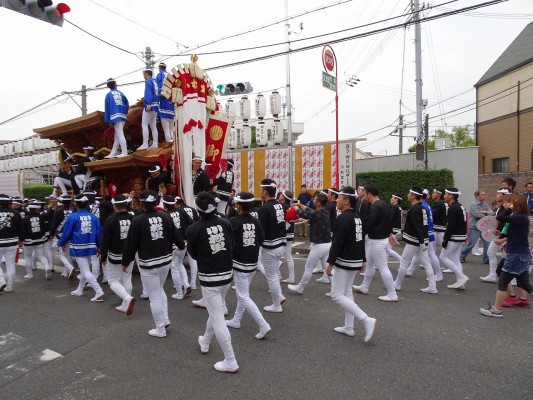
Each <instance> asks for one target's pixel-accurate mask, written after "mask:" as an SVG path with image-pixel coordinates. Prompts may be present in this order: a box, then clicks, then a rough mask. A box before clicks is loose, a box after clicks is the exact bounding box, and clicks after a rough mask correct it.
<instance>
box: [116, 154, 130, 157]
mask: <svg viewBox="0 0 533 400" xmlns="http://www.w3.org/2000/svg"><path fill="white" fill-rule="evenodd" d="M127 156H128V153H121V154H118V155H117V156H116V157H117V158H122V157H127Z"/></svg>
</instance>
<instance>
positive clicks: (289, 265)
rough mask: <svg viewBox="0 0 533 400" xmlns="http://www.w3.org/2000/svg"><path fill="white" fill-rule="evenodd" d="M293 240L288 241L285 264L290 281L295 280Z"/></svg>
mask: <svg viewBox="0 0 533 400" xmlns="http://www.w3.org/2000/svg"><path fill="white" fill-rule="evenodd" d="M292 242H293V241H292V240H287V244H286V245H285V264H287V271H288V272H289V279H294V259H293V258H292Z"/></svg>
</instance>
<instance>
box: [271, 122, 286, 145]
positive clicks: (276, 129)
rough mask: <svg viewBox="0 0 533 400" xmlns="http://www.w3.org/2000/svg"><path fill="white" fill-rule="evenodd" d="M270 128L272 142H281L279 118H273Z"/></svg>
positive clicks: (281, 128) (281, 131) (281, 126)
mask: <svg viewBox="0 0 533 400" xmlns="http://www.w3.org/2000/svg"><path fill="white" fill-rule="evenodd" d="M270 129H271V131H272V142H273V143H274V144H281V143H282V142H283V125H282V124H281V122H280V121H279V119H275V120H274V122H272V127H271V128H270Z"/></svg>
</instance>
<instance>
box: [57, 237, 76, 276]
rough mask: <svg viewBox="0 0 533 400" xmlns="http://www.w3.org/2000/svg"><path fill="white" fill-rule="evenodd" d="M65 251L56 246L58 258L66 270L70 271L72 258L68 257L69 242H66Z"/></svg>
mask: <svg viewBox="0 0 533 400" xmlns="http://www.w3.org/2000/svg"><path fill="white" fill-rule="evenodd" d="M65 246H66V249H67V250H66V251H63V249H62V248H61V247H58V248H57V252H58V253H59V259H60V260H61V262H62V263H63V266H64V267H65V269H66V271H67V272H70V270H71V269H72V268H74V267H73V266H72V259H71V258H70V250H69V249H70V242H68V243H67V244H66V245H65Z"/></svg>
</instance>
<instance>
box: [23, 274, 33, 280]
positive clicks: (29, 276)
mask: <svg viewBox="0 0 533 400" xmlns="http://www.w3.org/2000/svg"><path fill="white" fill-rule="evenodd" d="M24 279H33V275H29V274H28V275H24Z"/></svg>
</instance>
